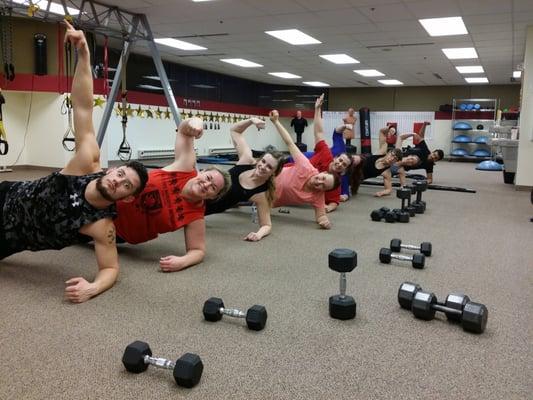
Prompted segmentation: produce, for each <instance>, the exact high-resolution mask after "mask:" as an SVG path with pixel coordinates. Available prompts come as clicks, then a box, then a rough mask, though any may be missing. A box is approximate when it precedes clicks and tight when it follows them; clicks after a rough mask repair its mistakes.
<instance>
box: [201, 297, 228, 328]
mask: <svg viewBox="0 0 533 400" xmlns="http://www.w3.org/2000/svg"><path fill="white" fill-rule="evenodd" d="M221 308H224V302H223V301H222V299H219V298H218V297H211V298H209V299H208V300H207V301H206V302H205V303H204V308H203V310H202V312H203V313H204V318H205V320H206V321H211V322H216V321H220V320H221V319H222V314H221V313H220V311H219V310H220V309H221Z"/></svg>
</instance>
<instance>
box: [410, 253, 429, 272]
mask: <svg viewBox="0 0 533 400" xmlns="http://www.w3.org/2000/svg"><path fill="white" fill-rule="evenodd" d="M425 264H426V256H425V255H423V254H422V253H416V254H413V261H412V265H413V268H416V269H422V268H424V265H425Z"/></svg>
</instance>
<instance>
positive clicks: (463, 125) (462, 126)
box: [453, 121, 472, 131]
mask: <svg viewBox="0 0 533 400" xmlns="http://www.w3.org/2000/svg"><path fill="white" fill-rule="evenodd" d="M453 129H455V130H456V131H470V130H472V125H470V124H469V123H468V122H462V121H461V122H456V123H455V125H454V126H453Z"/></svg>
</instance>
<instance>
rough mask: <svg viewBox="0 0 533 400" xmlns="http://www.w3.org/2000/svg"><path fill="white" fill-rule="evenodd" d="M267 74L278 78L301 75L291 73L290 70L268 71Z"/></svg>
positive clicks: (292, 77) (290, 77)
mask: <svg viewBox="0 0 533 400" xmlns="http://www.w3.org/2000/svg"><path fill="white" fill-rule="evenodd" d="M268 74H269V75H272V76H277V77H278V78H283V79H296V78H301V76H299V75H294V74H291V73H290V72H269V73H268Z"/></svg>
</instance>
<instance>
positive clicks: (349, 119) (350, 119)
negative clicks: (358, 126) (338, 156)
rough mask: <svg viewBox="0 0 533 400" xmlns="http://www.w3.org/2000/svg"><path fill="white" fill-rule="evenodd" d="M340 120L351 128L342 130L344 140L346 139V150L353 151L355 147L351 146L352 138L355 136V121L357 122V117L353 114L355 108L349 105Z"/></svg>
mask: <svg viewBox="0 0 533 400" xmlns="http://www.w3.org/2000/svg"><path fill="white" fill-rule="evenodd" d="M342 122H343V123H344V124H345V125H351V126H352V129H345V130H344V133H343V134H344V140H346V151H347V152H348V153H350V154H351V153H355V152H356V149H353V147H354V146H352V139H354V138H355V123H356V122H357V117H356V116H355V110H354V109H353V107H350V108H349V109H348V114H346V116H345V117H344V118H343V119H342Z"/></svg>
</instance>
